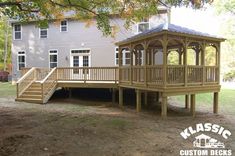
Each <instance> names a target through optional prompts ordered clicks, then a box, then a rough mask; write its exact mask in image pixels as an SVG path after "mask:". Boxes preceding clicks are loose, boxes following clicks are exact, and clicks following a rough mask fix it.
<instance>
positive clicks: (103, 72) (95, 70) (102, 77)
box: [57, 67, 118, 83]
mask: <svg viewBox="0 0 235 156" xmlns="http://www.w3.org/2000/svg"><path fill="white" fill-rule="evenodd" d="M57 77H58V80H59V81H84V82H86V81H113V82H115V83H117V82H118V67H67V68H57Z"/></svg>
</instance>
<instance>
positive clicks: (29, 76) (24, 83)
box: [16, 67, 36, 98]
mask: <svg viewBox="0 0 235 156" xmlns="http://www.w3.org/2000/svg"><path fill="white" fill-rule="evenodd" d="M35 80H36V69H35V68H34V67H33V68H31V69H30V70H29V71H28V72H27V73H26V74H24V76H22V77H21V78H20V79H19V80H18V81H17V82H16V94H17V98H19V97H20V96H21V95H22V94H23V93H24V91H25V90H26V89H27V88H29V86H30V85H31V84H32V83H33V82H34V81H35Z"/></svg>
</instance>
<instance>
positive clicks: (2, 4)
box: [0, 2, 40, 12]
mask: <svg viewBox="0 0 235 156" xmlns="http://www.w3.org/2000/svg"><path fill="white" fill-rule="evenodd" d="M7 6H17V7H18V8H19V9H20V11H27V12H39V11H40V9H25V8H23V7H22V2H1V3H0V8H4V7H7Z"/></svg>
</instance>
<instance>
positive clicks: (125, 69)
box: [120, 65, 219, 86]
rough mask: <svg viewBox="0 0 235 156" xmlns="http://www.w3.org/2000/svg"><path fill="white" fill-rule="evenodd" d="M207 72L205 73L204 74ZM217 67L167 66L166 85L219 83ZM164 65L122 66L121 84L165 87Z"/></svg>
mask: <svg viewBox="0 0 235 156" xmlns="http://www.w3.org/2000/svg"><path fill="white" fill-rule="evenodd" d="M204 70H205V72H204ZM218 70H219V68H218V67H217V66H204V67H203V66H197V65H188V66H184V65H167V67H166V85H170V86H171V85H182V86H183V85H203V84H210V83H219V82H218V81H219V75H218V74H219V71H218ZM163 71H164V68H163V65H152V66H149V65H148V66H132V67H131V66H121V67H120V74H121V77H120V83H129V84H132V83H133V84H142V85H163V84H164V76H163V75H164V74H163V73H164V72H163Z"/></svg>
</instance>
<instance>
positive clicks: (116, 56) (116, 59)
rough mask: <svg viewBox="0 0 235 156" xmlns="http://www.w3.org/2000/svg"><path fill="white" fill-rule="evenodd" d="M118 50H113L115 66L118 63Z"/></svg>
mask: <svg viewBox="0 0 235 156" xmlns="http://www.w3.org/2000/svg"><path fill="white" fill-rule="evenodd" d="M118 55H119V54H118V48H115V65H116V66H117V65H118V62H119V58H118Z"/></svg>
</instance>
